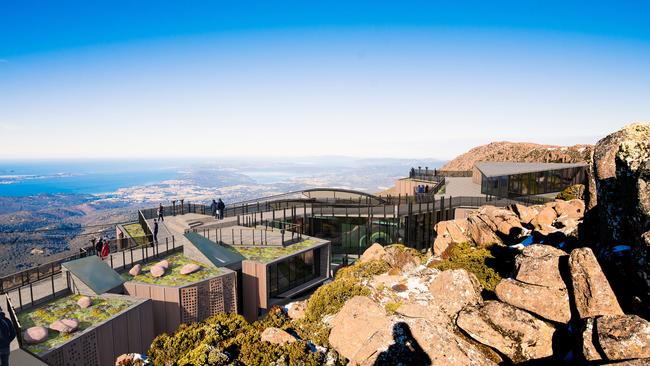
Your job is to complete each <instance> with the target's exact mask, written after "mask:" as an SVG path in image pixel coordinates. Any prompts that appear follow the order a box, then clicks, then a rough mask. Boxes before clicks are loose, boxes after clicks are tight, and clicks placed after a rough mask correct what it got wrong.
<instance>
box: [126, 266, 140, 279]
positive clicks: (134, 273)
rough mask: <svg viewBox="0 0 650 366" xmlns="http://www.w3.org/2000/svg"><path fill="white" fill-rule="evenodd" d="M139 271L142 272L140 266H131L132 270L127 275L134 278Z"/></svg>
mask: <svg viewBox="0 0 650 366" xmlns="http://www.w3.org/2000/svg"><path fill="white" fill-rule="evenodd" d="M140 271H142V265H141V264H136V265H135V266H133V268H131V269H130V270H129V274H130V275H131V276H134V277H135V276H137V275H139V274H140Z"/></svg>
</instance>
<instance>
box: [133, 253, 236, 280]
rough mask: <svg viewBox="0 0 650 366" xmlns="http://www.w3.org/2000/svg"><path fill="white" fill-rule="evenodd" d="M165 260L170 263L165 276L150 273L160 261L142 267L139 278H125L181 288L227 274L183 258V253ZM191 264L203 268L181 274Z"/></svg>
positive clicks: (218, 269) (219, 269) (221, 270)
mask: <svg viewBox="0 0 650 366" xmlns="http://www.w3.org/2000/svg"><path fill="white" fill-rule="evenodd" d="M163 259H166V260H167V261H168V262H169V268H167V270H166V271H165V274H164V275H163V276H162V277H157V278H156V277H153V276H152V275H151V274H150V273H149V270H150V269H151V267H153V266H154V265H155V264H156V263H158V261H155V262H151V263H148V264H146V265H144V266H143V267H142V271H141V272H140V274H139V275H137V276H131V275H130V274H128V273H125V274H124V275H123V277H124V279H125V280H126V281H134V282H141V283H149V284H153V285H160V286H171V287H179V286H185V285H189V284H191V283H195V282H200V281H204V280H207V279H208V278H214V277H218V276H220V275H222V274H224V273H226V271H225V270H224V269H221V268H215V267H206V266H205V265H203V264H201V263H199V262H196V261H193V260H191V259H189V258H187V257H185V256H183V254H181V253H177V254H172V255H169V256H167V257H164V258H160V260H163ZM189 263H194V264H198V265H199V266H201V269H200V270H198V271H196V272H194V273H190V274H186V275H182V274H181V273H180V271H181V268H182V267H183V266H184V265H186V264H189Z"/></svg>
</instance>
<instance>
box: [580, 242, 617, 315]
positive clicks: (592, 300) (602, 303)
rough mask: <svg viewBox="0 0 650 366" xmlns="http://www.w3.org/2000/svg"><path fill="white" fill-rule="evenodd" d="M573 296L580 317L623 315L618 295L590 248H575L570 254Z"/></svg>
mask: <svg viewBox="0 0 650 366" xmlns="http://www.w3.org/2000/svg"><path fill="white" fill-rule="evenodd" d="M569 269H570V271H571V281H572V283H573V298H574V300H575V304H576V308H577V310H578V314H579V315H580V318H582V319H585V318H593V317H596V316H599V315H623V310H622V309H621V306H620V305H619V304H618V300H617V299H616V295H615V294H614V291H612V288H611V287H610V286H609V282H608V281H607V278H606V277H605V274H603V271H602V269H601V268H600V264H598V260H597V259H596V256H595V255H594V253H593V251H592V250H591V249H590V248H578V249H574V250H573V251H572V252H571V254H570V256H569Z"/></svg>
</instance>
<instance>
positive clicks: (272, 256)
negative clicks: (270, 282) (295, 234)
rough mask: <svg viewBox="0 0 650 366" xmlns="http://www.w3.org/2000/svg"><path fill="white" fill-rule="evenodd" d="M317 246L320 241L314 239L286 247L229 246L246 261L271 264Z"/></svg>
mask: <svg viewBox="0 0 650 366" xmlns="http://www.w3.org/2000/svg"><path fill="white" fill-rule="evenodd" d="M315 244H318V241H316V240H313V239H308V240H303V241H301V242H299V243H295V244H291V245H287V246H286V247H279V246H277V247H273V246H268V247H246V246H241V247H240V246H237V247H233V246H229V248H231V249H232V250H235V251H237V252H239V253H240V254H241V255H243V256H244V257H246V259H248V260H251V261H255V262H260V263H269V262H273V261H274V260H276V259H278V258H282V257H285V256H288V255H291V254H293V253H296V252H299V251H301V250H305V249H309V248H311V247H313V246H314V245H315Z"/></svg>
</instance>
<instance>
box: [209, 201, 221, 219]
mask: <svg viewBox="0 0 650 366" xmlns="http://www.w3.org/2000/svg"><path fill="white" fill-rule="evenodd" d="M210 208H211V209H212V217H214V218H215V219H216V218H217V212H218V211H219V205H218V204H217V201H215V200H212V204H211V205H210Z"/></svg>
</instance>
